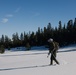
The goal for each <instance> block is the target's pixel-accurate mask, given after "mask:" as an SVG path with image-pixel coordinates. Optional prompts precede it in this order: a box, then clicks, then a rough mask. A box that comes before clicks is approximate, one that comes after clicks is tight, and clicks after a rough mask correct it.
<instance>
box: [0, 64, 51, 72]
mask: <svg viewBox="0 0 76 75" xmlns="http://www.w3.org/2000/svg"><path fill="white" fill-rule="evenodd" d="M47 66H50V65H39V66H27V67H16V68H5V69H0V71H8V70H17V69H29V68H38V67H47Z"/></svg>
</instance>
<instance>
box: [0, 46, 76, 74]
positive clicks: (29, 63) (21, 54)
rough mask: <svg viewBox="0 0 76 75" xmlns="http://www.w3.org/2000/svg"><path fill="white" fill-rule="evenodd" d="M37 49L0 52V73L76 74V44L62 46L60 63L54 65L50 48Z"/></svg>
mask: <svg viewBox="0 0 76 75" xmlns="http://www.w3.org/2000/svg"><path fill="white" fill-rule="evenodd" d="M42 48H43V47H42ZM35 49H36V48H35ZM35 49H34V50H31V51H24V50H23V51H18V50H17V51H12V50H11V51H6V52H5V53H4V54H0V75H76V45H73V46H68V47H65V48H60V49H59V52H58V53H57V60H58V61H59V62H60V65H57V64H56V63H55V62H54V65H52V66H49V63H50V56H49V57H48V58H47V53H48V50H46V49H45V48H43V49H44V50H42V49H41V51H40V49H39V48H37V50H35ZM38 49H39V50H38Z"/></svg>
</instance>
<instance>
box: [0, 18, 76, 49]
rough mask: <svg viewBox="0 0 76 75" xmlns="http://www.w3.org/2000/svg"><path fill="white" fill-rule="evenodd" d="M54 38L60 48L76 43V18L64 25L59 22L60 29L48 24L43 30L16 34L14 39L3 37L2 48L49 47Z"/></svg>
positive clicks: (1, 39)
mask: <svg viewBox="0 0 76 75" xmlns="http://www.w3.org/2000/svg"><path fill="white" fill-rule="evenodd" d="M49 38H53V39H54V40H55V41H57V42H59V44H60V46H66V45H69V44H75V43H76V18H75V20H74V21H73V20H69V21H68V22H67V24H64V25H62V22H61V21H59V25H58V27H55V28H53V27H52V25H51V23H48V25H47V27H44V28H43V29H42V28H40V27H38V30H37V31H36V32H30V31H29V33H26V32H25V31H24V32H23V33H21V34H20V36H19V35H18V33H17V32H16V33H14V34H13V35H12V39H10V38H9V37H8V36H7V35H5V36H4V35H2V36H1V38H0V46H1V45H3V46H4V47H5V48H12V47H20V46H24V47H27V46H29V47H32V46H42V45H45V46H47V40H48V39H49Z"/></svg>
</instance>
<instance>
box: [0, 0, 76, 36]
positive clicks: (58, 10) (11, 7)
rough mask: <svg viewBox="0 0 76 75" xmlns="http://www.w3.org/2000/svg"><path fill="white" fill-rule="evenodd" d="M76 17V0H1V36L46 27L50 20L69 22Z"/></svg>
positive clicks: (55, 22)
mask: <svg viewBox="0 0 76 75" xmlns="http://www.w3.org/2000/svg"><path fill="white" fill-rule="evenodd" d="M75 18H76V0H0V37H1V35H2V34H3V35H8V36H9V37H12V34H13V33H16V32H18V34H20V33H21V32H24V31H25V32H26V33H28V32H29V31H31V32H32V31H34V32H35V31H37V29H38V27H40V28H42V29H43V28H44V27H46V26H47V24H48V23H49V22H50V23H51V25H52V27H55V26H58V22H59V21H62V24H64V23H65V24H67V22H68V20H70V19H73V20H74V19H75Z"/></svg>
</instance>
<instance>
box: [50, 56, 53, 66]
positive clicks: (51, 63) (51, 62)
mask: <svg viewBox="0 0 76 75" xmlns="http://www.w3.org/2000/svg"><path fill="white" fill-rule="evenodd" d="M50 65H53V55H51V58H50Z"/></svg>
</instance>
